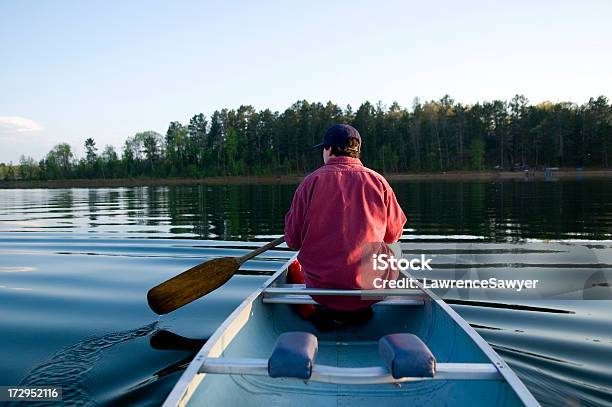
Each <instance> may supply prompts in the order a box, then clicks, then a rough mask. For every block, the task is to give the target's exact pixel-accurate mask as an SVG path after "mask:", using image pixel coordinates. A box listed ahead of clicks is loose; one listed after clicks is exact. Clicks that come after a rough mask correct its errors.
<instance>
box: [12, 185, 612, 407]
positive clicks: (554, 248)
mask: <svg viewBox="0 0 612 407" xmlns="http://www.w3.org/2000/svg"><path fill="white" fill-rule="evenodd" d="M394 188H395V190H396V193H397V196H398V199H399V201H400V204H401V205H402V207H403V208H404V211H405V212H406V214H407V215H408V219H409V220H408V223H407V225H406V227H407V229H405V231H404V236H403V238H402V248H403V249H404V250H405V251H406V252H407V253H428V254H429V255H431V256H432V257H434V261H433V263H434V264H436V265H437V266H438V268H436V269H435V270H436V271H435V272H436V273H438V274H440V275H441V274H444V273H448V272H452V273H455V275H457V273H459V274H461V275H465V274H466V273H468V274H469V273H475V274H477V275H479V276H483V275H487V276H504V277H509V276H510V277H514V278H517V277H516V276H519V277H521V278H522V277H524V276H530V278H531V276H535V278H540V279H542V281H544V282H546V284H547V285H546V287H545V289H544V290H543V291H540V292H538V293H537V295H533V294H532V295H529V294H525V295H513V296H511V297H503V296H501V295H500V294H497V293H494V292H485V291H483V292H478V293H476V292H465V291H461V292H458V291H455V292H453V291H449V292H443V293H441V294H442V295H443V296H444V297H445V298H446V299H447V300H448V301H449V302H450V303H451V304H453V307H454V308H455V309H456V310H457V311H458V312H459V313H460V314H461V315H462V316H463V317H464V318H465V319H466V320H467V321H468V322H469V323H470V324H472V326H474V327H475V328H476V329H477V331H478V332H479V333H480V334H481V335H482V336H483V337H484V338H485V339H486V340H487V341H488V342H489V343H490V344H491V345H492V346H493V347H494V348H495V349H496V350H497V351H498V352H499V353H500V355H501V356H502V357H504V358H505V359H506V360H507V361H508V362H509V363H510V365H511V366H512V367H513V368H514V369H515V371H516V372H517V373H518V374H519V376H520V377H521V378H522V379H523V380H524V382H525V383H526V385H527V386H528V387H529V388H530V390H531V391H532V392H533V393H534V395H535V396H536V398H537V399H538V400H539V401H540V402H541V403H542V404H543V405H548V406H561V405H568V406H574V405H588V406H601V405H612V402H611V400H612V387H611V386H612V306H611V305H612V302H611V301H610V298H612V296H610V290H611V288H610V282H611V281H612V182H611V181H608V180H577V181H559V182H517V181H513V182H463V183H442V182H439V183H398V184H395V185H394ZM294 190H295V185H270V186H264V185H258V186H244V185H241V186H202V185H194V186H174V187H140V188H104V189H53V190H46V189H45V190H43V189H39V190H0V315H1V318H0V331H1V332H2V335H0V360H1V361H2V363H0V385H17V384H21V385H49V384H59V385H62V386H63V389H64V399H65V401H66V402H67V404H73V405H126V404H138V405H159V404H160V403H161V402H162V401H163V400H164V398H165V396H166V395H167V394H168V392H169V391H170V389H171V388H172V386H173V384H174V383H175V382H176V380H178V378H179V376H180V374H181V371H182V369H183V368H184V367H185V366H186V364H187V363H188V362H189V360H190V358H192V357H193V355H194V354H195V352H197V350H198V349H199V346H201V344H202V342H203V340H205V339H206V338H207V337H208V336H209V335H210V334H211V333H212V332H213V331H214V330H215V328H216V327H217V326H218V325H219V324H220V323H221V321H222V320H223V319H224V318H225V317H226V316H227V315H228V314H229V313H230V312H231V311H232V310H233V309H234V308H235V307H236V306H237V305H238V304H239V303H240V302H241V301H242V299H243V298H245V297H246V296H247V294H249V293H250V292H251V291H252V290H253V289H254V288H255V287H256V286H258V285H259V284H261V283H262V282H263V281H264V279H265V276H266V275H268V274H270V272H271V271H272V270H273V269H275V268H277V267H279V266H280V265H282V263H283V261H284V260H285V259H287V258H288V257H289V256H290V255H291V252H289V251H287V250H285V249H282V248H281V249H279V250H274V251H271V252H268V253H267V254H265V255H263V256H260V257H261V258H258V259H257V260H254V261H250V262H248V263H247V264H246V265H245V266H244V267H243V269H242V270H241V273H240V275H237V276H235V277H234V278H232V280H231V281H230V282H229V283H228V284H227V285H225V286H224V287H222V288H221V289H219V290H217V291H215V292H214V293H212V294H210V295H208V296H206V297H204V298H202V299H200V300H198V301H196V302H194V303H192V304H190V305H188V306H186V307H184V308H182V309H180V310H178V311H176V312H174V313H171V314H169V315H166V316H164V317H161V318H159V317H157V316H156V315H155V314H154V313H153V312H152V311H150V310H149V308H148V306H147V303H146V292H147V290H148V289H149V288H151V287H152V286H154V285H156V284H158V283H159V282H161V281H163V280H166V279H168V278H170V277H171V276H173V275H175V274H177V273H179V272H181V271H183V270H185V269H187V268H189V267H191V266H193V265H195V264H198V263H200V262H202V261H203V260H206V259H208V258H214V257H218V256H225V255H240V254H243V253H245V252H246V251H247V250H249V249H252V248H254V247H256V246H257V245H259V244H261V242H265V241H269V240H271V239H273V238H274V237H278V236H279V235H281V234H282V231H283V217H284V214H285V212H286V211H287V209H288V207H289V204H290V202H291V197H292V195H293V191H294ZM176 335H180V337H177V336H176ZM181 337H185V338H191V340H185V339H181Z"/></svg>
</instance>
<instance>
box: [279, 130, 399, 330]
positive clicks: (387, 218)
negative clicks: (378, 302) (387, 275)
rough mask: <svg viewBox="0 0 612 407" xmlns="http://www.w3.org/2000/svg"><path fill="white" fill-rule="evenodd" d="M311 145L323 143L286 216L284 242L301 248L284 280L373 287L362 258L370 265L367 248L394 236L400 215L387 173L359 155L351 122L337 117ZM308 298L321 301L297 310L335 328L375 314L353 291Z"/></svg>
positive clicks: (390, 240)
mask: <svg viewBox="0 0 612 407" xmlns="http://www.w3.org/2000/svg"><path fill="white" fill-rule="evenodd" d="M315 148H322V149H323V162H324V165H323V166H322V167H320V168H319V169H317V170H316V171H314V172H313V173H311V174H310V175H308V176H307V177H306V178H305V179H304V180H303V181H302V183H301V184H300V186H299V187H298V188H297V190H296V191H295V195H294V197H293V202H292V203H291V208H290V209H289V212H288V213H287V215H286V216H285V241H286V242H287V245H288V246H289V247H290V248H292V249H295V250H300V253H299V255H298V261H296V262H295V263H294V264H293V265H291V267H290V268H289V274H288V280H289V281H288V283H293V284H298V283H300V284H306V286H307V287H309V288H335V289H346V290H355V289H371V288H374V287H373V284H372V278H371V277H372V274H371V272H372V270H371V268H370V271H369V274H368V273H364V264H371V262H370V261H369V259H367V258H366V257H367V254H369V253H373V252H374V251H375V250H378V249H373V248H375V247H378V246H381V247H383V246H385V245H386V244H390V243H394V242H396V241H398V240H399V238H400V237H401V236H402V231H403V226H404V223H406V216H405V215H404V212H403V211H402V208H401V207H400V206H399V204H398V202H397V199H396V198H395V194H394V192H393V189H392V188H391V186H390V185H389V183H388V182H387V181H386V180H385V178H383V177H382V176H381V175H380V174H378V173H377V172H375V171H373V170H371V169H369V168H366V167H364V166H363V164H362V163H361V161H360V160H359V156H360V152H361V136H360V134H359V132H358V131H357V129H355V128H354V127H352V126H349V125H348V124H336V125H334V126H332V127H330V128H329V129H328V130H327V132H326V133H325V136H324V138H323V142H322V143H321V144H318V145H317V146H315ZM383 250H384V249H383ZM364 261H365V263H364ZM366 268H367V267H366ZM314 299H315V301H316V302H317V303H318V304H320V306H313V305H300V306H299V312H300V315H301V316H302V317H303V318H305V319H309V320H311V321H313V322H314V323H315V325H316V326H317V327H318V328H319V329H321V330H331V329H333V328H334V326H335V324H336V322H339V323H345V324H352V323H359V322H366V321H368V320H369V319H370V318H371V317H372V315H373V313H372V309H371V306H370V305H371V304H372V301H364V300H362V299H361V298H359V297H340V296H336V297H334V296H317V297H315V298H314Z"/></svg>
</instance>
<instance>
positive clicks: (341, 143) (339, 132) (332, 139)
mask: <svg viewBox="0 0 612 407" xmlns="http://www.w3.org/2000/svg"><path fill="white" fill-rule="evenodd" d="M351 137H352V138H356V139H357V141H359V144H361V135H360V134H359V132H358V131H357V129H356V128H354V127H353V126H349V125H348V124H335V125H333V126H331V127H330V128H329V129H327V131H326V132H325V136H324V137H323V142H322V143H319V144H317V145H316V146H314V147H312V148H317V147H323V146H335V147H340V148H344V147H346V146H347V145H348V141H349V138H351Z"/></svg>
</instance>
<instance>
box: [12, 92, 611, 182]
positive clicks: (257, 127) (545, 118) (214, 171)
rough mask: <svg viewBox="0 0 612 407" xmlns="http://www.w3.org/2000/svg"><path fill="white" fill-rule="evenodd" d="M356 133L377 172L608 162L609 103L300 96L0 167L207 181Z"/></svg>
mask: <svg viewBox="0 0 612 407" xmlns="http://www.w3.org/2000/svg"><path fill="white" fill-rule="evenodd" d="M338 122H344V123H350V124H352V125H353V126H355V127H356V128H357V129H358V130H359V132H360V133H361V135H362V139H363V148H362V161H363V162H364V164H365V165H367V166H369V167H371V168H374V169H376V170H378V171H381V172H383V173H392V172H419V171H448V170H483V169H504V170H511V169H514V168H517V167H523V166H530V167H543V166H565V167H569V166H572V167H600V168H607V167H609V157H610V154H611V153H612V105H610V104H609V101H608V99H607V98H606V97H604V96H600V97H598V98H592V99H590V100H589V101H588V102H587V103H585V104H583V105H576V104H573V103H568V102H563V103H550V102H545V103H541V104H538V105H530V104H529V103H528V101H527V99H526V98H525V97H524V96H520V95H517V96H515V97H514V98H513V99H512V100H511V101H510V102H506V101H499V100H496V101H493V102H484V103H477V104H475V105H463V104H461V103H458V102H456V101H454V100H453V99H452V98H450V97H449V96H445V97H443V98H442V99H440V100H437V101H429V102H425V103H423V102H420V101H419V100H418V99H417V100H415V101H414V104H413V106H412V108H411V109H406V108H403V107H401V106H399V105H398V104H397V103H393V104H392V105H390V106H385V105H383V104H382V103H380V102H379V103H378V104H376V105H373V104H371V103H369V102H365V103H363V104H362V105H361V106H360V107H359V108H358V109H357V110H354V109H353V108H351V106H347V107H346V108H344V109H343V108H341V107H339V106H337V105H335V104H333V103H332V102H328V103H327V104H321V103H309V102H307V101H305V100H304V101H298V102H296V103H295V104H293V105H292V106H291V107H289V108H288V109H286V110H285V111H284V112H273V111H271V110H269V109H266V110H261V111H256V110H255V109H254V108H253V107H252V106H240V107H239V108H238V109H232V110H228V109H222V110H218V111H215V112H214V113H213V114H212V115H211V116H210V117H206V116H205V115H203V114H201V113H200V114H197V115H195V116H193V117H192V118H191V119H190V120H189V123H187V124H183V123H180V122H171V123H170V124H169V126H168V130H167V131H166V134H164V135H162V134H159V133H157V132H154V131H145V132H141V133H137V134H135V135H133V136H131V137H129V138H128V139H127V140H126V141H125V143H124V144H123V146H122V148H121V151H117V150H116V149H115V148H114V147H113V146H110V145H107V146H105V147H103V148H99V147H98V145H97V144H96V141H95V140H93V139H92V138H87V139H86V140H85V141H84V147H85V152H86V153H85V156H84V157H80V158H77V157H76V156H75V154H74V151H73V149H72V147H71V146H70V145H68V144H66V143H61V144H58V145H56V146H55V147H54V148H53V149H52V150H51V151H49V153H48V154H47V155H46V156H45V157H44V158H42V159H40V160H38V161H37V160H35V159H33V158H31V157H28V156H25V155H24V156H22V157H21V159H20V162H19V163H18V164H12V163H10V164H8V165H7V164H0V176H1V177H2V178H4V179H5V180H17V179H22V180H50V179H73V178H129V177H197V178H199V177H206V176H217V175H283V174H304V173H307V172H309V171H312V170H313V169H314V168H316V167H318V166H320V165H321V155H320V154H318V153H315V152H313V151H311V150H310V147H311V146H312V145H315V144H317V143H318V142H320V140H321V138H322V136H323V134H324V132H325V130H326V129H327V128H328V127H329V126H331V125H332V124H334V123H338Z"/></svg>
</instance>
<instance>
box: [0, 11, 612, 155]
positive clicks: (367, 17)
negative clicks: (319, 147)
mask: <svg viewBox="0 0 612 407" xmlns="http://www.w3.org/2000/svg"><path fill="white" fill-rule="evenodd" d="M610 16H612V2H611V1H606V0H602V1H580V2H578V1H505V2H501V1H498V2H493V1H430V2H425V1H369V2H365V1H320V2H319V1H307V2H306V1H302V2H289V1H285V2H281V1H278V2H264V1H259V2H256V1H253V2H231V1H225V2H222V1H219V2H204V1H174V2H170V1H159V2H153V1H143V2H137V1H128V2H125V1H116V2H115V1H108V0H105V1H97V2H94V1H72V2H68V1H18V0H12V1H7V0H0V162H3V161H4V162H8V161H10V160H12V161H14V162H16V161H18V159H19V156H20V155H21V154H27V155H31V156H33V157H34V158H36V159H39V158H41V157H42V156H43V155H44V154H45V153H46V152H47V151H48V150H49V149H50V148H51V147H52V146H53V145H55V144H57V143H59V142H61V141H66V142H68V143H70V144H71V145H72V146H74V147H75V148H76V150H77V152H78V153H79V154H82V150H83V149H82V144H83V141H84V139H85V138H87V137H93V138H94V139H95V140H96V142H97V144H98V146H99V147H100V148H101V147H102V146H103V145H104V144H113V145H115V146H116V147H120V146H121V144H122V143H123V141H124V140H125V139H126V138H127V137H128V136H130V135H133V134H134V133H136V132H138V131H142V130H149V129H151V130H156V131H158V132H160V133H162V134H163V133H164V132H165V131H166V129H167V126H168V123H169V122H170V121H173V120H179V121H182V122H186V121H187V120H188V119H189V117H191V116H193V115H194V114H196V113H200V112H202V113H204V114H206V115H207V116H210V114H211V113H212V112H213V111H214V110H215V109H219V108H223V107H229V108H234V107H238V106H239V105H241V104H251V105H254V106H255V107H256V108H258V109H261V108H267V107H269V108H272V109H274V110H281V109H284V108H286V107H288V106H289V105H290V104H291V103H293V102H295V101H296V100H298V99H307V100H310V101H321V102H326V101H328V100H332V101H334V102H336V103H338V104H341V105H342V106H344V105H346V104H347V103H350V104H351V105H353V107H357V106H358V105H359V104H360V103H361V102H363V101H365V100H370V101H372V102H376V101H378V100H382V101H383V102H384V103H386V104H390V103H392V102H393V101H398V102H399V103H400V104H401V105H403V106H408V107H409V106H411V105H412V101H413V99H414V98H415V97H420V98H421V99H438V98H440V97H442V96H443V95H444V94H447V93H448V94H450V95H451V96H452V97H454V98H455V99H456V100H458V101H461V102H464V103H474V102H477V101H483V100H491V99H496V98H501V99H510V98H511V97H512V96H513V95H514V94H516V93H521V94H524V95H526V96H527V98H528V99H529V100H530V102H532V103H539V102H542V101H544V100H552V101H566V100H568V101H573V102H577V103H584V102H585V101H587V100H588V98H589V97H590V96H598V95H602V94H603V95H606V96H608V97H609V98H610V97H611V96H612V75H611V73H612V69H611V67H612V52H611V49H612V24H610V21H609V20H610Z"/></svg>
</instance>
